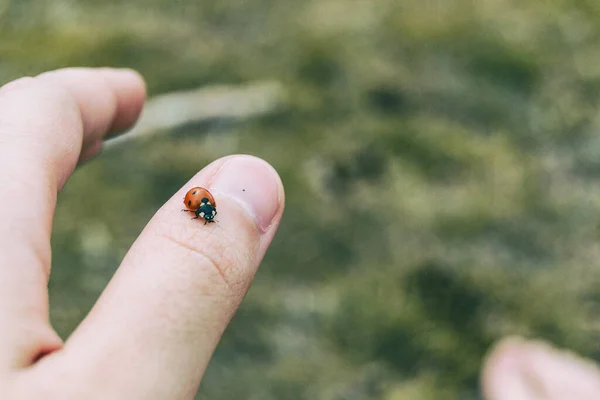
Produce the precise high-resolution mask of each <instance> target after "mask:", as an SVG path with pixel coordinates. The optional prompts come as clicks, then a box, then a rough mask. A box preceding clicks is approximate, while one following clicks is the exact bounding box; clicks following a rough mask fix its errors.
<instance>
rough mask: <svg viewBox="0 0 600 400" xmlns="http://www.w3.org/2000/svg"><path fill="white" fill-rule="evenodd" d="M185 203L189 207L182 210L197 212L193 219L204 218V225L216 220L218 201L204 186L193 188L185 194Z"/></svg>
mask: <svg viewBox="0 0 600 400" xmlns="http://www.w3.org/2000/svg"><path fill="white" fill-rule="evenodd" d="M183 204H185V206H186V207H187V208H188V209H187V210H181V211H186V212H193V213H194V214H196V216H195V217H194V218H192V219H198V218H203V219H204V225H206V224H208V223H210V222H215V220H214V219H215V216H216V215H217V203H216V202H215V198H214V197H213V195H212V194H210V192H209V191H208V190H206V189H204V188H203V187H194V188H191V189H190V190H189V191H188V192H187V194H186V195H185V198H184V199H183Z"/></svg>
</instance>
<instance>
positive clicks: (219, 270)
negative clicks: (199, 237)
mask: <svg viewBox="0 0 600 400" xmlns="http://www.w3.org/2000/svg"><path fill="white" fill-rule="evenodd" d="M158 235H159V236H162V237H163V238H165V239H167V240H169V241H171V242H172V243H175V244H176V245H178V246H180V247H183V248H185V249H187V250H189V251H191V252H192V253H195V254H197V255H200V256H201V257H202V258H204V259H206V260H207V261H208V263H209V264H210V265H211V266H212V268H213V269H215V270H216V271H217V273H218V274H219V276H220V277H221V279H222V280H223V282H224V283H225V286H226V287H227V289H229V288H230V287H231V285H230V283H229V280H228V279H227V276H226V274H225V272H224V271H223V269H222V268H221V267H220V266H219V263H218V262H216V261H215V260H214V259H213V258H212V257H210V256H209V255H208V254H206V253H204V252H203V251H200V250H198V249H197V248H195V247H194V246H190V245H189V244H187V243H186V242H184V241H181V240H179V239H177V238H175V237H173V236H169V235H165V234H163V233H160V234H158Z"/></svg>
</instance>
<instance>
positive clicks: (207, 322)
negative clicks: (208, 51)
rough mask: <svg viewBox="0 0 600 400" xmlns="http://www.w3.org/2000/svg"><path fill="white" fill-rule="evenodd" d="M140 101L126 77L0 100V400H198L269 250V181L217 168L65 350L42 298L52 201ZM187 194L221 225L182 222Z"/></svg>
mask: <svg viewBox="0 0 600 400" xmlns="http://www.w3.org/2000/svg"><path fill="white" fill-rule="evenodd" d="M144 98H145V89H144V83H143V81H142V79H141V78H140V77H139V75H137V74H136V73H135V72H132V71H129V70H110V69H97V70H93V69H69V70H60V71H55V72H50V73H45V74H42V75H40V76H37V77H35V78H24V79H19V80H17V81H14V82H12V83H9V84H7V85H5V86H4V87H2V88H0V182H2V185H0V202H1V206H0V221H2V224H0V327H1V328H0V398H2V399H71V398H73V399H94V398H102V399H190V398H193V397H194V395H195V393H196V390H197V387H198V385H199V382H200V380H201V378H202V375H203V373H204V371H205V369H206V366H207V364H208V362H209V360H210V358H211V355H212V353H213V350H214V348H215V346H216V345H217V343H218V342H219V339H220V337H221V334H222V333H223V330H224V329H225V327H226V325H227V324H228V322H229V320H230V318H231V317H232V315H233V314H234V312H235V310H236V308H237V307H238V305H239V303H240V301H241V300H242V297H243V296H244V294H245V293H246V291H247V289H248V286H249V285H250V282H251V280H252V278H253V275H254V273H255V271H256V269H257V267H258V265H259V264H260V262H261V259H262V257H263V255H264V253H265V251H266V250H267V247H268V246H269V244H270V243H271V240H272V238H273V235H274V234H275V231H276V230H277V227H278V224H279V221H280V218H281V214H282V212H283V204H284V194H283V188H282V184H281V181H280V180H279V177H278V175H277V173H276V172H275V171H274V170H273V168H271V167H270V166H269V165H268V164H267V163H266V162H264V161H261V160H259V159H257V158H254V157H250V156H231V157H226V158H224V159H221V160H218V161H216V162H214V163H212V164H210V165H209V166H207V167H206V168H204V169H203V170H202V171H200V172H199V173H198V174H197V175H196V176H194V177H193V178H192V179H191V180H190V181H189V182H188V183H186V184H185V185H183V187H182V188H181V189H180V191H179V192H177V193H175V194H174V196H173V197H172V198H171V199H170V200H169V201H168V202H167V203H166V204H165V205H164V207H162V208H161V209H160V210H159V211H158V212H157V213H156V215H155V216H154V218H153V219H152V220H151V221H150V223H149V224H148V225H147V226H146V228H145V229H144V231H143V232H142V233H141V235H140V237H139V238H138V239H137V241H136V242H135V244H134V245H133V247H132V248H131V250H130V251H129V253H128V254H127V256H126V257H125V259H124V260H123V263H122V265H121V266H120V267H119V269H118V272H117V273H116V275H115V276H114V278H113V279H112V281H111V282H110V284H109V286H108V287H107V288H106V290H105V291H104V293H103V294H102V296H101V297H100V299H99V300H98V302H97V303H96V305H95V307H94V308H93V310H92V311H91V312H90V314H89V315H88V317H87V318H86V319H85V320H84V321H83V322H82V323H81V325H80V326H79V327H78V328H77V329H76V331H75V332H74V333H73V335H72V336H71V337H70V338H69V339H68V340H67V341H66V343H63V342H62V341H61V339H60V338H59V337H58V336H57V334H56V333H55V331H54V330H53V329H52V327H51V326H50V323H49V316H48V293H47V283H48V279H49V275H50V258H51V256H50V232H51V228H52V218H53V213H54V208H55V203H56V196H57V193H58V191H59V190H60V189H61V187H62V186H63V185H64V184H65V181H66V180H67V179H68V177H69V175H70V174H71V173H72V172H73V169H74V168H75V166H76V164H77V162H78V161H81V160H85V159H88V158H89V157H91V156H93V155H94V154H96V153H97V152H98V151H99V150H100V148H101V146H102V140H103V139H105V138H106V137H107V136H108V135H110V134H111V132H112V133H114V132H120V131H123V130H124V129H126V128H128V127H129V126H130V125H132V124H133V123H134V122H135V120H136V119H137V117H138V115H139V114H140V110H141V108H142V105H143V102H144ZM193 186H204V187H207V188H209V189H210V190H211V192H212V193H213V195H214V196H215V198H216V201H217V204H218V213H219V214H218V223H217V224H209V225H207V226H204V225H203V224H202V223H199V222H198V221H193V220H191V219H190V217H189V215H188V214H187V213H182V212H181V208H182V199H183V197H184V195H185V193H186V191H187V190H188V189H189V188H191V187H193ZM244 189H245V191H244Z"/></svg>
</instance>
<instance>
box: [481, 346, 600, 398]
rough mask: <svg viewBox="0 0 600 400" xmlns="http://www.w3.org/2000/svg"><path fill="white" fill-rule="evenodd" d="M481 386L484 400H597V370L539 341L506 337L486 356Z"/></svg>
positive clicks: (599, 374) (599, 378) (599, 389)
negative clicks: (484, 395)
mask: <svg viewBox="0 0 600 400" xmlns="http://www.w3.org/2000/svg"><path fill="white" fill-rule="evenodd" d="M483 387H484V392H485V394H486V399H487V400H596V399H599V398H600V371H599V370H598V367H597V366H596V365H594V364H593V363H592V362H590V361H587V360H583V359H581V358H578V357H576V356H575V355H573V354H571V353H569V352H566V351H558V350H556V349H553V348H552V347H550V346H549V345H547V344H544V343H542V342H526V341H524V340H522V339H515V338H509V339H505V340H504V341H502V342H501V343H500V344H499V345H498V346H497V347H496V348H495V349H494V350H493V351H492V353H491V355H490V357H489V358H488V360H487V362H486V365H485V368H484V371H483Z"/></svg>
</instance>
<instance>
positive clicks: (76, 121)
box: [0, 69, 145, 369]
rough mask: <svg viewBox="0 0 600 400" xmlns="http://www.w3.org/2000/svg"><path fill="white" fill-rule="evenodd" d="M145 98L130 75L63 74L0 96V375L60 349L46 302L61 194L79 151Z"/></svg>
mask: <svg viewBox="0 0 600 400" xmlns="http://www.w3.org/2000/svg"><path fill="white" fill-rule="evenodd" d="M144 98H145V89H144V83H143V81H142V79H141V78H140V77H139V75H137V74H136V73H134V72H132V71H128V70H125V71H123V70H110V69H101V70H93V69H68V70H60V71H55V72H51V73H46V74H42V75H40V76H38V77H35V78H23V79H19V80H17V81H15V82H12V83H10V84H8V85H5V86H4V87H2V88H1V89H0V182H2V185H0V199H1V201H2V203H1V204H0V221H2V224H0V326H1V327H3V330H2V331H0V369H2V368H3V367H9V368H10V367H18V366H23V365H27V364H28V363H30V362H31V361H32V360H33V359H35V358H36V357H37V356H38V355H39V353H41V352H45V351H49V350H51V349H53V348H56V347H57V346H59V345H60V341H59V339H58V338H57V336H56V334H55V333H54V331H53V330H52V329H51V327H50V325H49V323H48V299H47V297H48V295H47V282H48V276H49V271H50V257H51V255H50V254H51V253H50V232H51V227H52V219H53V214H54V208H55V203H56V196H57V193H58V190H59V189H60V188H61V187H62V185H63V184H64V182H65V181H66V179H67V178H68V176H69V175H70V174H71V172H72V171H73V169H74V168H75V165H76V164H77V161H78V160H79V159H80V158H81V154H82V151H83V154H87V155H89V154H90V153H91V152H93V151H97V150H98V149H99V147H100V143H101V140H102V138H103V137H104V136H105V135H106V134H107V133H108V132H110V131H112V130H114V129H115V128H116V129H122V128H124V127H126V126H127V125H130V124H132V123H133V122H134V121H135V119H136V118H137V115H138V114H139V113H140V111H141V108H142V105H143V102H144ZM4 363H6V364H7V365H3V364H4Z"/></svg>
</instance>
